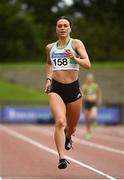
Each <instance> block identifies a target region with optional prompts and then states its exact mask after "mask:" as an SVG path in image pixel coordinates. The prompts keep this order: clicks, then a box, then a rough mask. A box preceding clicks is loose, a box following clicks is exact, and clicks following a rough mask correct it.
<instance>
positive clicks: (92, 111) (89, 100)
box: [82, 73, 102, 140]
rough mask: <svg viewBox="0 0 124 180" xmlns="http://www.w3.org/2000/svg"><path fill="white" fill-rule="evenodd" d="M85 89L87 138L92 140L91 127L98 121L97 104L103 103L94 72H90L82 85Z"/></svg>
mask: <svg viewBox="0 0 124 180" xmlns="http://www.w3.org/2000/svg"><path fill="white" fill-rule="evenodd" d="M82 91H83V105H84V114H85V122H86V130H87V133H86V134H85V138H86V139H87V140H90V139H91V138H92V132H91V127H92V124H93V123H94V122H95V121H96V116H97V106H99V105H101V101H102V93H101V89H100V87H99V85H98V84H97V83H95V82H94V76H93V74H91V73H90V74H88V75H87V78H86V84H84V85H82Z"/></svg>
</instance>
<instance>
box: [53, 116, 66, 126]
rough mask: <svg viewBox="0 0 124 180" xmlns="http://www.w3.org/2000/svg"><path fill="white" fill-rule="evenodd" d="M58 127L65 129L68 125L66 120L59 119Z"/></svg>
mask: <svg viewBox="0 0 124 180" xmlns="http://www.w3.org/2000/svg"><path fill="white" fill-rule="evenodd" d="M55 125H56V127H57V128H64V127H65V125H66V123H65V118H62V117H61V118H59V119H57V121H56V124H55Z"/></svg>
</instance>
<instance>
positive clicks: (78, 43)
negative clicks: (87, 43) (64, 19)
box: [72, 39, 85, 48]
mask: <svg viewBox="0 0 124 180" xmlns="http://www.w3.org/2000/svg"><path fill="white" fill-rule="evenodd" d="M72 45H73V47H74V48H78V47H81V48H85V47H84V43H83V42H82V41H81V40H80V39H72Z"/></svg>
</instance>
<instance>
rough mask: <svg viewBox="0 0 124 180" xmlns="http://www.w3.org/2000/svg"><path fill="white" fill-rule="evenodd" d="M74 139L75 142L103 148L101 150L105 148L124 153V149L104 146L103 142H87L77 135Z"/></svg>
mask: <svg viewBox="0 0 124 180" xmlns="http://www.w3.org/2000/svg"><path fill="white" fill-rule="evenodd" d="M74 140H75V142H77V143H80V144H83V145H87V146H90V147H95V148H97V149H101V150H105V151H109V152H113V153H117V154H121V155H124V151H121V150H118V149H114V148H111V147H108V146H104V145H101V144H97V143H93V142H87V141H84V140H81V139H79V138H76V137H74Z"/></svg>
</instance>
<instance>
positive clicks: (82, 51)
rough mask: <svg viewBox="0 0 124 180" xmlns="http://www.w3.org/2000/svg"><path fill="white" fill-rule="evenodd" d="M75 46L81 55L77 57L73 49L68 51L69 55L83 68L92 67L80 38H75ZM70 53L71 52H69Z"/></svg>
mask: <svg viewBox="0 0 124 180" xmlns="http://www.w3.org/2000/svg"><path fill="white" fill-rule="evenodd" d="M73 48H74V49H75V51H76V52H77V53H78V55H79V56H80V57H76V56H75V55H74V54H73V53H72V52H71V51H70V52H68V56H69V57H70V58H71V59H73V60H74V61H75V62H77V63H78V64H80V65H81V66H82V67H83V68H86V69H89V68H90V67H91V63H90V60H89V57H88V54H87V51H86V49H85V46H84V44H83V43H82V41H80V40H78V39H74V40H73ZM69 53H70V54H69Z"/></svg>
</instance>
